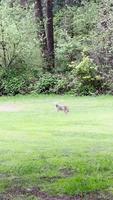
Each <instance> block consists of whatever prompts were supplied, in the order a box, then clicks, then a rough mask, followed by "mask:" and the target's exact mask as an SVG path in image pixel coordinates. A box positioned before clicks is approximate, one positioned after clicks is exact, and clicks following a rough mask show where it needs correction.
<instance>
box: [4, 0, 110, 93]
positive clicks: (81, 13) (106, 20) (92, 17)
mask: <svg viewBox="0 0 113 200" xmlns="http://www.w3.org/2000/svg"><path fill="white" fill-rule="evenodd" d="M0 2H1V3H0V95H16V94H18V93H21V94H26V93H56V94H63V93H71V94H74V95H94V94H96V95H97V94H103V93H104V94H106V93H109V94H112V93H113V4H112V1H110V0H104V1H93V0H92V1H91V0H90V1H82V0H81V1H79V0H78V1H74V0H72V1H63V0H56V1H54V7H53V16H54V52H55V63H54V68H53V70H52V71H50V70H49V68H48V60H47V59H44V56H43V52H42V44H41V40H40V37H39V36H40V34H41V33H42V31H43V30H42V26H41V25H40V21H38V20H36V19H35V17H36V16H35V11H34V10H35V9H34V2H35V1H25V0H24V1H22V0H21V4H20V2H19V1H17V0H15V1H7V0H5V1H0ZM24 3H26V4H25V5H24ZM42 6H43V8H44V9H43V10H44V11H43V12H44V13H43V22H44V23H46V14H45V9H46V8H45V7H46V5H45V4H44V3H43V1H42ZM47 55H48V54H47ZM49 58H50V57H49Z"/></svg>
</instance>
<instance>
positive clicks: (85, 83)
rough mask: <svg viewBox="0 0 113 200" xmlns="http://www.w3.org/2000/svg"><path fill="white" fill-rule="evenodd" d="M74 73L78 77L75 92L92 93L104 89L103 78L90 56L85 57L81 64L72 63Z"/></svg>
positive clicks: (81, 93)
mask: <svg viewBox="0 0 113 200" xmlns="http://www.w3.org/2000/svg"><path fill="white" fill-rule="evenodd" d="M72 68H73V70H72V74H73V76H75V77H76V85H75V92H76V93H77V94H79V95H92V94H94V93H97V92H99V93H100V92H101V91H102V84H103V78H102V77H101V76H100V75H99V73H98V68H97V66H96V65H95V64H94V63H93V62H92V60H90V58H89V57H84V58H83V60H82V61H81V63H80V64H79V65H77V66H76V63H72Z"/></svg>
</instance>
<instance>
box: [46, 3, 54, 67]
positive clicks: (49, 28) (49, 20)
mask: <svg viewBox="0 0 113 200" xmlns="http://www.w3.org/2000/svg"><path fill="white" fill-rule="evenodd" d="M46 9H47V25H46V28H47V49H48V67H49V69H50V70H53V68H54V65H55V62H54V59H55V55H54V30H53V0H47V1H46Z"/></svg>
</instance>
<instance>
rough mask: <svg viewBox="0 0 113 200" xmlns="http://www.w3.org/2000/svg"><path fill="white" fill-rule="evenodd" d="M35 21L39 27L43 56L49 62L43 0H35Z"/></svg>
mask: <svg viewBox="0 0 113 200" xmlns="http://www.w3.org/2000/svg"><path fill="white" fill-rule="evenodd" d="M35 19H36V23H37V24H38V25H39V28H37V35H38V38H39V40H40V45H41V51H42V56H43V58H44V60H45V62H46V61H47V39H46V32H45V26H44V16H43V8H42V2H41V0H35Z"/></svg>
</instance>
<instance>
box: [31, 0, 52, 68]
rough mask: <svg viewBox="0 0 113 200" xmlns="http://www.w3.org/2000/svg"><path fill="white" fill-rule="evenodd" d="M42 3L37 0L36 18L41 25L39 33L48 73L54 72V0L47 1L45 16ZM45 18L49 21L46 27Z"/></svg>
mask: <svg viewBox="0 0 113 200" xmlns="http://www.w3.org/2000/svg"><path fill="white" fill-rule="evenodd" d="M42 3H43V2H42V1H41V0H35V18H36V22H37V24H38V25H39V28H38V31H37V33H38V38H39V40H40V44H41V50H42V55H43V58H44V59H45V62H46V66H47V71H52V70H53V68H54V31H53V0H46V11H45V12H44V14H43V6H42ZM44 17H46V19H47V20H46V26H45V25H44Z"/></svg>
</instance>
